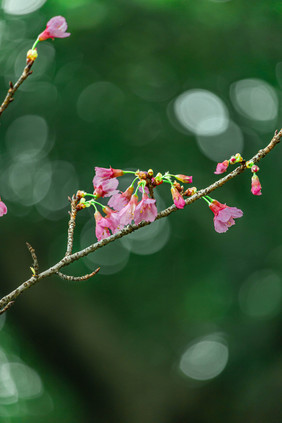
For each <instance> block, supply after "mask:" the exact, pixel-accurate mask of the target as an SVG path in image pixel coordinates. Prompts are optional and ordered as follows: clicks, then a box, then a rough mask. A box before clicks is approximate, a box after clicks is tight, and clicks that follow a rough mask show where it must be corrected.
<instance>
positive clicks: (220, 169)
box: [214, 160, 229, 175]
mask: <svg viewBox="0 0 282 423" xmlns="http://www.w3.org/2000/svg"><path fill="white" fill-rule="evenodd" d="M228 166H229V161H228V160H224V162H222V163H217V166H216V171H215V172H214V173H215V174H216V175H220V174H221V173H224V172H226V170H227V168H228Z"/></svg>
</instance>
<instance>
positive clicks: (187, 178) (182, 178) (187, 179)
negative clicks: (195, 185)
mask: <svg viewBox="0 0 282 423" xmlns="http://www.w3.org/2000/svg"><path fill="white" fill-rule="evenodd" d="M175 177H176V179H178V180H179V181H180V182H183V183H185V184H192V180H193V177H192V176H187V175H175Z"/></svg>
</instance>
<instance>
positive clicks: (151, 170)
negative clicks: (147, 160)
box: [148, 169, 154, 178]
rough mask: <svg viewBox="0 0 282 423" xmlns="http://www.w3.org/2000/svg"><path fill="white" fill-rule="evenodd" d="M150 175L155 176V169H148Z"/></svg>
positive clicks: (150, 176)
mask: <svg viewBox="0 0 282 423" xmlns="http://www.w3.org/2000/svg"><path fill="white" fill-rule="evenodd" d="M148 176H149V178H152V177H153V176H154V171H153V169H149V170H148Z"/></svg>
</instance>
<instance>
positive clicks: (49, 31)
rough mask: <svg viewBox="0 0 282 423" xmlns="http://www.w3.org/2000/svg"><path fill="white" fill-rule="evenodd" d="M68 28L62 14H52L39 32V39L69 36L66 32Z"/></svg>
mask: <svg viewBox="0 0 282 423" xmlns="http://www.w3.org/2000/svg"><path fill="white" fill-rule="evenodd" d="M67 28H68V25H67V22H66V20H65V18H64V17H63V16H54V18H52V19H50V20H49V21H48V22H47V25H46V29H45V30H44V31H43V32H41V34H39V36H38V39H39V41H44V40H47V39H48V38H52V39H54V38H66V37H69V36H70V33H69V32H66V30H67Z"/></svg>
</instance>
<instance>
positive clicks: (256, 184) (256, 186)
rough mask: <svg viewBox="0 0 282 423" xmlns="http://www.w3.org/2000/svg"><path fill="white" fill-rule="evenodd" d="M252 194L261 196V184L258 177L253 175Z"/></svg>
mask: <svg viewBox="0 0 282 423" xmlns="http://www.w3.org/2000/svg"><path fill="white" fill-rule="evenodd" d="M251 191H252V194H254V195H261V184H260V180H259V178H258V176H257V175H256V174H255V173H254V174H253V176H252V188H251Z"/></svg>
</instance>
